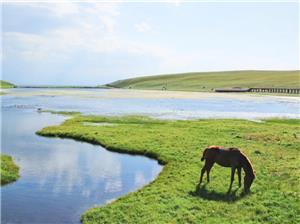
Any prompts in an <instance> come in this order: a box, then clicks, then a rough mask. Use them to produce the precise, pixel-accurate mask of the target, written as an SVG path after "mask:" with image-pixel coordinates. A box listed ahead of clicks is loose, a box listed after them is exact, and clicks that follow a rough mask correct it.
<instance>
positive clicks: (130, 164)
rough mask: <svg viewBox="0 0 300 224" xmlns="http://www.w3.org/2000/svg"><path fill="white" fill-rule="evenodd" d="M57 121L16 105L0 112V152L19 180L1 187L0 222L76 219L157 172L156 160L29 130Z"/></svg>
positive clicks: (41, 221)
mask: <svg viewBox="0 0 300 224" xmlns="http://www.w3.org/2000/svg"><path fill="white" fill-rule="evenodd" d="M62 120H63V118H62V117H60V116H55V115H50V114H39V113H33V112H30V111H28V110H16V109H15V108H6V109H5V110H4V111H3V113H2V133H1V134H2V145H1V147H2V151H3V152H4V153H7V154H10V155H12V156H13V157H14V158H15V160H16V162H17V164H18V165H19V166H20V167H21V170H20V171H21V178H20V179H19V180H18V181H17V182H15V183H13V184H10V185H7V186H5V187H2V188H1V191H2V199H1V200H2V201H1V202H2V208H1V212H2V218H1V219H2V223H6V222H23V223H24V222H25V223H34V222H35V223H44V222H46V221H47V222H48V223H49V222H50V223H64V222H68V223H69V222H75V223H79V220H80V215H81V214H82V212H84V211H85V210H86V209H88V208H90V207H92V206H94V205H96V204H98V205H99V204H103V203H106V202H107V201H111V200H112V199H114V198H116V197H120V196H121V195H124V194H126V193H127V192H129V191H133V190H135V189H137V188H140V187H141V186H143V185H145V184H146V183H148V182H149V181H151V180H153V179H154V178H155V177H156V176H157V174H158V173H159V172H160V170H161V166H159V165H158V164H157V162H156V161H154V160H150V159H147V158H145V157H142V156H130V155H126V154H119V153H112V152H109V151H107V150H105V149H103V148H101V147H100V146H96V145H91V144H87V143H82V142H76V141H74V140H68V139H64V140H62V139H57V138H45V137H40V136H37V135H35V134H34V133H35V131H36V130H39V129H40V128H42V127H45V126H47V125H51V124H55V123H60V122H61V121H62Z"/></svg>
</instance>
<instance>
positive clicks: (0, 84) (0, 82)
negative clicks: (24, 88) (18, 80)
mask: <svg viewBox="0 0 300 224" xmlns="http://www.w3.org/2000/svg"><path fill="white" fill-rule="evenodd" d="M14 87H15V85H14V84H12V83H9V82H5V81H3V80H0V89H9V88H14Z"/></svg>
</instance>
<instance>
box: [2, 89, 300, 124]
mask: <svg viewBox="0 0 300 224" xmlns="http://www.w3.org/2000/svg"><path fill="white" fill-rule="evenodd" d="M14 91H15V92H17V93H18V92H26V91H27V92H32V93H34V94H35V95H34V96H31V97H24V96H22V95H21V94H19V95H18V94H17V95H14V96H5V97H3V98H5V99H6V100H5V102H4V104H3V106H4V108H8V107H16V105H17V107H24V108H25V109H26V108H27V109H36V108H38V107H41V108H45V109H52V110H66V111H80V112H82V113H85V114H101V115H122V114H140V115H149V116H154V117H158V118H167V119H170V118H171V119H191V118H244V119H258V118H268V117H291V118H299V117H300V116H299V112H300V111H299V99H297V98H295V97H292V98H287V97H285V98H281V97H271V96H265V97H262V96H257V97H255V96H252V97H244V98H243V97H231V96H230V95H228V97H219V98H216V97H203V98H199V99H196V98H195V97H194V98H193V99H188V98H186V99H176V98H156V99H153V98H151V96H149V94H151V93H148V96H146V98H130V94H129V95H128V98H126V96H127V95H126V94H128V93H126V92H124V94H123V96H122V97H116V96H115V95H112V96H111V97H109V92H108V90H77V91H78V94H77V95H76V91H74V92H71V91H70V92H71V93H70V94H66V95H65V96H63V95H57V92H58V93H59V90H56V91H57V92H56V93H55V94H53V95H51V94H50V95H49V90H47V91H46V92H45V94H38V93H40V92H39V91H41V93H42V90H31V89H29V90H23V89H19V90H14ZM46 93H47V94H46ZM240 96H242V95H240Z"/></svg>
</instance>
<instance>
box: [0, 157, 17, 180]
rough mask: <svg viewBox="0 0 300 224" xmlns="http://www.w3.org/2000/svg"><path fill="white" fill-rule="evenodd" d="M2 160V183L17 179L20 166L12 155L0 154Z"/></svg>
mask: <svg viewBox="0 0 300 224" xmlns="http://www.w3.org/2000/svg"><path fill="white" fill-rule="evenodd" d="M0 161H1V172H0V174H1V185H5V184H8V183H11V182H13V181H16V180H17V179H18V178H19V177H20V176H19V167H18V166H17V165H16V164H15V163H14V161H13V159H12V157H11V156H8V155H4V154H0Z"/></svg>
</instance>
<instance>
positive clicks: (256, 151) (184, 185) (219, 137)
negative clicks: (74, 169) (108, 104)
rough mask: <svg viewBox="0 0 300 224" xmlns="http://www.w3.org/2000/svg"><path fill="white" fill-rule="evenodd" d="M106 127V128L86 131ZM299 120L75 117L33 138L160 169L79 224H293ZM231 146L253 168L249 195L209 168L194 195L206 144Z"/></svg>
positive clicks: (220, 171)
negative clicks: (88, 147)
mask: <svg viewBox="0 0 300 224" xmlns="http://www.w3.org/2000/svg"><path fill="white" fill-rule="evenodd" d="M91 123H97V124H99V123H105V124H113V125H103V126H101V125H88V124H91ZM299 123H300V121H299V120H295V119H294V120H265V121H263V122H260V123H256V122H251V121H245V120H232V119H231V120H230V119H225V120H192V121H162V120H155V119H150V118H147V117H100V116H76V117H74V118H72V119H69V120H67V121H66V122H64V123H63V124H61V125H59V126H53V127H46V128H44V129H42V130H41V131H39V132H38V134H39V135H43V136H49V137H62V138H72V139H77V140H80V141H86V142H90V143H93V144H99V145H102V146H104V147H105V148H107V149H108V150H111V151H118V152H122V153H130V154H140V155H145V156H149V157H151V158H155V159H157V160H158V161H159V162H160V163H161V164H164V165H165V166H164V169H163V171H162V172H161V174H160V175H159V177H158V178H157V179H156V180H155V181H153V182H152V183H150V184H149V185H147V186H146V187H144V188H142V189H140V190H138V191H137V192H132V193H130V194H128V195H126V196H123V197H121V198H119V199H117V200H116V201H114V202H112V203H110V204H107V205H106V206H103V207H96V208H92V209H90V210H89V211H87V212H86V213H84V214H83V216H82V221H83V223H120V222H121V223H149V222H153V223H203V222H205V223H221V222H223V223H230V222H236V223H259V222H268V223H283V222H286V223H298V222H299V220H297V217H298V216H297V214H299V212H300V211H299V206H298V201H299V199H300V198H299V193H300V192H299V189H300V188H299V181H298V180H299V178H300V176H299V172H297V171H298V170H299V164H300V163H299V162H300V161H299V158H300V157H299V150H298V149H299V147H300V130H299ZM213 144H214V145H223V146H236V147H239V148H241V150H242V151H243V152H244V153H246V154H247V155H248V156H249V158H250V160H251V161H252V163H253V166H254V168H255V170H256V175H257V178H256V179H255V181H254V184H253V186H252V193H251V194H250V195H247V196H243V195H242V194H241V189H238V187H237V181H235V182H234V187H233V192H234V193H233V194H231V195H226V191H227V189H228V185H229V179H230V169H228V168H223V167H220V166H215V167H214V168H213V169H212V171H211V182H210V183H209V184H207V185H203V187H202V188H201V189H200V190H199V189H198V190H197V189H196V186H197V184H198V179H199V171H200V168H201V167H202V166H203V162H201V161H200V156H201V154H202V151H203V149H204V148H205V147H207V146H208V145H213Z"/></svg>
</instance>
